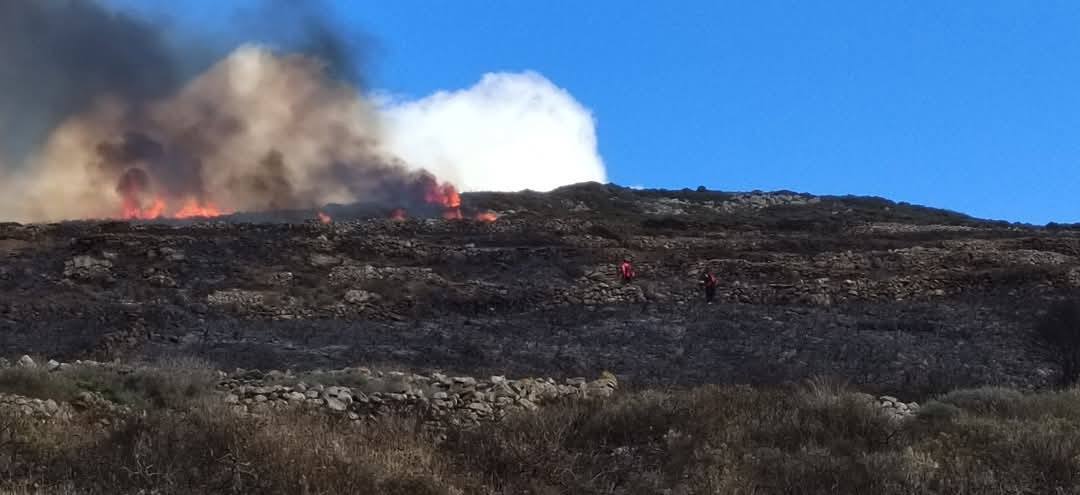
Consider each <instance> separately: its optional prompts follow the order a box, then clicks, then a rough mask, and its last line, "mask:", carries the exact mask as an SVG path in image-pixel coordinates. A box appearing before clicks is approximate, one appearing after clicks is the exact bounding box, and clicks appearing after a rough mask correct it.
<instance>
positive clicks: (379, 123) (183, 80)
mask: <svg viewBox="0 0 1080 495" xmlns="http://www.w3.org/2000/svg"><path fill="white" fill-rule="evenodd" d="M314 5H317V3H316V2H290V1H287V0H273V1H268V2H265V3H263V4H262V7H261V8H263V9H266V12H267V13H266V15H257V16H248V17H249V18H257V19H259V21H258V22H256V23H252V24H251V25H250V26H248V27H245V28H243V29H250V30H251V32H252V33H254V34H253V35H252V37H253V39H259V38H261V37H260V36H259V35H258V33H259V32H260V31H266V32H271V31H273V32H280V33H279V34H282V36H283V38H284V39H283V40H281V41H278V42H274V43H271V44H269V45H264V44H245V45H241V46H239V47H238V48H236V49H234V50H232V51H231V52H230V53H228V54H227V55H225V56H224V57H223V58H221V59H220V60H217V61H213V62H211V61H210V60H211V59H207V60H205V61H204V60H203V59H202V57H207V54H208V53H210V52H208V51H206V50H202V49H198V50H196V49H192V50H189V51H185V50H178V49H177V45H176V44H175V43H169V42H168V41H167V40H165V39H163V38H162V37H161V35H159V34H156V33H159V32H160V30H159V29H153V28H151V27H150V25H149V24H147V23H146V22H145V21H142V20H140V19H139V18H137V17H134V16H132V15H128V14H123V13H117V12H113V11H110V10H108V9H105V8H103V7H102V6H100V5H99V4H97V3H95V2H93V1H91V0H0V218H2V219H4V220H17V221H51V220H62V219H77V218H116V217H121V218H132V219H136V218H158V217H160V216H171V217H181V218H183V217H189V216H214V215H218V214H220V213H224V212H230V211H267V210H278V209H295V208H316V207H319V206H321V205H324V204H327V203H343V204H344V203H352V202H358V201H359V202H367V203H379V204H385V205H387V206H394V207H398V206H400V207H411V206H412V205H413V204H414V203H429V204H437V205H440V206H442V207H445V208H447V209H448V212H444V214H449V215H451V216H454V215H458V216H459V215H460V212H458V211H457V206H458V202H459V200H458V199H457V192H456V190H455V188H454V187H452V186H450V185H448V184H446V183H441V182H440V181H439V180H437V179H436V178H435V176H433V175H431V174H430V173H428V172H427V171H425V170H422V169H421V167H426V168H429V169H431V170H432V171H436V172H437V173H438V174H439V177H440V178H441V179H443V180H445V179H447V178H449V179H453V180H458V181H463V182H464V183H466V184H468V185H469V186H470V187H472V188H486V189H507V188H521V187H531V188H550V187H554V186H555V185H560V184H562V183H565V182H568V181H576V180H592V179H597V178H602V177H603V169H602V165H601V164H600V161H599V158H598V157H597V156H596V152H595V136H594V134H593V127H592V120H591V117H590V116H589V114H588V112H587V111H586V110H585V109H584V108H582V107H581V106H580V105H579V104H577V103H576V102H575V101H574V100H573V98H572V97H570V96H569V94H567V93H566V92H565V91H562V90H560V89H558V88H557V87H555V86H554V85H553V84H551V83H550V82H548V81H546V80H545V79H543V78H542V77H540V76H538V75H535V74H521V75H489V76H486V77H485V78H484V80H483V81H482V82H481V83H480V84H478V85H477V86H476V87H474V88H470V89H468V90H464V91H459V92H454V93H438V94H436V95H433V96H431V97H429V98H425V99H421V100H418V101H414V102H398V103H394V104H390V105H387V106H384V107H383V108H381V109H380V108H378V107H376V105H375V104H374V103H372V101H371V100H370V99H369V98H367V97H365V96H364V95H363V93H361V90H360V88H359V87H358V83H359V81H362V80H363V77H362V74H360V71H359V69H358V68H357V67H356V66H354V65H352V64H354V63H356V61H357V60H359V57H358V56H357V54H356V53H354V52H353V51H352V50H353V48H354V47H351V46H350V45H349V44H348V43H345V42H342V40H341V38H340V37H338V36H336V34H335V32H334V31H333V30H332V29H330V28H329V27H328V26H329V24H327V23H325V22H323V18H324V17H323V16H322V13H321V11H319V10H318V9H317V8H316V7H313V6H314ZM275 19H283V20H284V19H289V20H290V22H288V23H285V24H282V29H281V30H278V31H275V30H273V29H269V28H268V26H267V23H270V24H273V23H274V20H275ZM286 28H287V29H286ZM212 44H213V43H207V44H206V45H203V46H209V45H212ZM269 46H273V48H269ZM192 67H194V68H197V69H198V72H197V73H187V71H188V70H189V68H192ZM455 120H456V121H457V122H458V123H459V124H460V126H459V128H458V129H457V130H456V131H454V132H452V131H453V128H454V124H453V122H454V121H455ZM384 121H386V122H388V123H389V124H390V128H391V132H390V134H389V136H388V135H387V132H386V131H385V130H384V128H383V122H384ZM501 127H502V128H505V127H513V128H514V129H512V130H511V132H508V131H507V130H506V129H502V130H501V131H500V132H496V130H498V129H499V128H501ZM556 147H561V148H563V151H562V152H561V153H551V152H550V150H551V149H552V148H556ZM537 156H540V157H541V158H543V159H547V160H550V161H551V162H552V163H548V164H546V165H545V167H547V168H546V172H541V173H535V172H530V170H539V167H537V166H536V164H537V163H539V162H537V161H535V157H537ZM402 158H404V160H403V159H402ZM407 160H415V163H413V164H409V163H408V162H407ZM530 160H532V161H530ZM557 165H558V166H565V168H559V167H558V166H557ZM583 169H584V170H586V171H585V172H582V173H579V172H581V170H583ZM568 179H569V180H568Z"/></svg>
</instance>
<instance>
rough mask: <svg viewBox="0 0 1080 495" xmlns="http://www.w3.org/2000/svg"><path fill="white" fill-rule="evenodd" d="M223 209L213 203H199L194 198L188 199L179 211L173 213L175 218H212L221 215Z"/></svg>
mask: <svg viewBox="0 0 1080 495" xmlns="http://www.w3.org/2000/svg"><path fill="white" fill-rule="evenodd" d="M221 214H222V213H221V210H219V209H218V208H217V207H216V206H214V205H213V204H211V203H206V204H199V202H198V201H196V200H194V199H189V200H187V202H186V203H184V206H183V207H182V208H180V210H179V211H177V212H176V213H174V214H173V217H174V218H210V217H219V216H221Z"/></svg>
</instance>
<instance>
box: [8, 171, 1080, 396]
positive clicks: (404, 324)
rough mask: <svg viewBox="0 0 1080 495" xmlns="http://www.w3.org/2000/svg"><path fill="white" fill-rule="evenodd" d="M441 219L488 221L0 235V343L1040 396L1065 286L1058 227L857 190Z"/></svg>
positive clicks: (1073, 273)
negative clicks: (701, 283) (1046, 315)
mask: <svg viewBox="0 0 1080 495" xmlns="http://www.w3.org/2000/svg"><path fill="white" fill-rule="evenodd" d="M463 208H470V209H472V210H475V211H487V210H491V211H493V212H495V213H497V214H498V220H497V221H494V222H481V221H474V220H471V219H466V220H446V219H442V218H437V219H435V218H432V219H422V218H412V219H405V220H401V219H381V218H374V219H372V218H366V219H365V218H351V219H350V217H348V216H344V217H342V216H337V217H335V218H334V220H333V221H332V222H329V223H323V222H320V221H317V220H308V221H304V222H276V223H272V222H263V223H245V222H242V221H240V220H242V218H239V219H236V218H234V219H233V220H232V221H229V220H228V219H225V220H221V219H216V220H213V219H212V220H208V221H202V222H172V223H155V222H68V223H59V224H48V225H38V224H33V225H19V224H4V225H0V255H2V256H3V264H2V265H0V291H2V293H3V294H4V297H3V299H2V300H0V350H2V352H3V354H5V355H8V356H12V357H17V356H18V355H21V354H36V355H44V356H48V357H55V358H57V359H62V360H74V359H95V360H99V361H108V360H114V359H120V360H122V361H139V360H146V359H154V358H160V357H168V356H180V355H182V356H197V357H201V358H205V359H207V360H209V361H211V362H212V363H214V364H215V365H217V366H219V367H220V368H221V369H232V368H236V367H241V368H263V369H296V370H308V369H315V368H324V369H331V368H340V367H344V366H350V365H354V364H357V363H363V364H369V363H384V364H392V365H394V366H397V367H399V368H403V369H412V370H416V371H432V370H447V371H455V372H461V373H470V374H481V373H499V374H507V375H548V376H555V377H567V376H579V375H587V376H595V375H596V374H598V373H600V372H601V371H605V370H606V371H610V372H612V373H615V374H616V375H617V376H618V377H619V379H620V381H621V382H622V383H624V384H626V385H629V386H657V385H695V384H703V383H755V384H772V383H783V382H789V381H795V380H799V379H802V378H805V377H808V376H815V375H833V376H839V377H844V378H845V379H847V380H850V381H851V382H853V383H855V384H858V385H860V386H863V387H866V388H870V389H873V390H880V391H886V392H892V393H897V394H920V395H921V394H926V393H933V392H939V391H944V390H947V389H951V388H954V387H967V386H978V385H988V384H989V385H1004V386H1012V387H1018V388H1036V387H1040V386H1043V385H1046V384H1048V383H1050V382H1051V381H1052V380H1054V378H1055V373H1056V370H1055V369H1054V364H1053V363H1052V361H1050V360H1048V359H1047V358H1046V357H1045V356H1044V355H1042V354H1041V353H1040V352H1039V351H1038V349H1037V348H1036V347H1035V345H1034V344H1033V342H1032V335H1031V334H1032V330H1031V328H1032V326H1033V321H1035V319H1037V317H1038V312H1039V311H1040V310H1042V309H1044V308H1045V307H1047V305H1048V304H1049V301H1050V300H1052V299H1055V298H1057V297H1059V296H1060V295H1061V294H1063V293H1064V292H1066V291H1069V290H1071V289H1072V288H1075V287H1077V286H1080V268H1078V266H1077V261H1078V258H1077V257H1078V256H1080V237H1078V234H1080V232H1078V231H1076V230H1071V229H1067V228H1060V229H1047V228H1036V227H1031V226H1018V225H1011V224H1005V223H1001V222H988V221H982V220H978V219H974V218H970V217H967V216H964V215H961V214H957V213H952V212H948V211H942V210H934V209H929V208H923V207H918V206H912V205H907V204H902V203H901V204H897V203H893V202H890V201H887V200H883V199H878V198H864V197H817V196H810V195H805V194H795V193H787V192H778V193H746V194H731V193H721V192H712V191H705V190H703V189H699V190H696V191H692V190H683V191H657V190H632V189H627V188H622V187H618V186H614V185H601V184H595V183H588V184H581V185H575V186H568V187H564V188H561V189H558V190H555V191H553V192H551V193H546V194H541V193H533V192H522V193H473V194H466V195H464V198H463ZM341 211H343V212H344V211H347V209H341ZM307 218H314V215H313V214H312V215H309V216H308V217H307ZM467 218H469V217H467ZM624 257H629V258H631V259H632V260H633V262H634V264H635V268H636V270H637V272H638V275H639V278H638V280H636V281H634V282H633V283H631V284H623V283H621V282H620V281H618V278H617V276H616V265H617V263H618V262H619V261H620V260H621V259H623V258H624ZM704 269H711V270H713V271H714V272H715V273H716V274H717V275H718V278H719V287H718V291H717V303H716V304H713V305H705V304H704V303H703V301H702V297H701V295H700V293H699V292H698V288H697V285H696V283H697V280H698V278H699V274H700V272H701V270H704Z"/></svg>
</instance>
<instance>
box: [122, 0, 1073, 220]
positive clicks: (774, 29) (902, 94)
mask: <svg viewBox="0 0 1080 495" xmlns="http://www.w3.org/2000/svg"><path fill="white" fill-rule="evenodd" d="M114 3H128V4H130V3H138V2H136V1H135V0H117V1H116V2H114ZM331 3H332V4H333V8H334V9H335V10H336V11H337V12H336V14H337V20H338V21H339V22H341V23H343V24H346V25H348V26H350V27H349V29H350V30H355V32H357V33H358V32H365V33H367V34H368V35H369V36H371V37H372V38H373V39H374V40H375V43H376V47H375V49H374V50H373V51H372V55H373V60H372V62H371V64H370V68H371V72H370V76H369V80H370V81H371V82H372V83H373V84H372V85H373V86H375V87H377V88H380V89H385V90H389V91H392V92H395V93H403V94H407V95H413V96H422V95H425V94H428V93H430V92H432V91H435V90H438V89H453V88H461V87H466V86H469V85H471V84H473V83H475V82H476V81H477V80H478V79H479V77H480V76H481V74H483V73H484V72H490V71H503V70H510V71H517V70H524V69H530V70H535V71H538V72H540V73H542V74H544V75H545V76H547V77H548V78H549V79H551V80H552V81H553V82H555V83H556V84H558V85H559V86H562V87H563V88H566V89H567V90H568V91H570V92H571V93H572V94H573V95H574V96H575V97H576V98H577V99H578V100H579V101H580V102H581V103H583V104H584V105H585V106H587V107H589V108H591V109H592V111H593V113H594V116H595V118H596V121H597V134H598V138H599V143H600V149H601V154H602V156H603V157H604V159H605V162H606V164H607V166H608V173H609V176H610V179H611V180H612V181H614V182H616V183H620V184H624V185H644V186H648V187H669V188H681V187H696V186H698V185H705V186H708V187H710V188H714V189H722V190H750V189H764V190H773V189H792V190H796V191H806V192H811V193H817V194H847V193H852V194H867V195H880V196H884V197H888V198H890V199H895V200H900V201H909V202H913V203H919V204H926V205H931V206H938V207H944V208H949V209H954V210H958V211H962V212H965V213H970V214H973V215H976V216H980V217H988V218H997V219H1006V220H1014V221H1027V222H1034V223H1045V222H1047V221H1059V222H1062V221H1080V196H1078V195H1077V193H1078V192H1080V139H1078V138H1080V135H1078V134H1080V2H1076V1H1037V2H1025V1H1020V0H1016V1H1011V2H999V1H990V0H981V1H950V2H931V1H924V2H904V1H895V0H890V1H879V2H856V1H843V2H841V1H832V2H800V1H795V0H792V1H785V2H776V1H762V0H758V1H752V2H738V3H736V2H726V1H707V0H702V1H689V0H687V1H678V2H661V1H659V0H655V1H641V2H631V1H625V0H619V1H616V0H590V1H574V0H543V1H539V0H534V1H524V0H520V1H519V0H512V1H498V0H484V1H481V0H454V1H449V0H445V1H440V0H394V1H381V0H380V1H352V0H337V1H332V2H331ZM184 4H185V5H186V7H185V8H186V9H191V12H188V13H187V14H189V15H193V14H192V12H195V11H202V12H205V11H206V10H207V8H208V6H210V5H214V3H211V2H205V1H204V2H199V1H193V2H185V3H184ZM219 5H220V4H219ZM199 15H202V14H199Z"/></svg>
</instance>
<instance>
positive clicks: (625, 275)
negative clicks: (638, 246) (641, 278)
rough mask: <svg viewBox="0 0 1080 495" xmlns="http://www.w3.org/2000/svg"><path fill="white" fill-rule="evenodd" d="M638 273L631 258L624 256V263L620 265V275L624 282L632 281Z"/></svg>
mask: <svg viewBox="0 0 1080 495" xmlns="http://www.w3.org/2000/svg"><path fill="white" fill-rule="evenodd" d="M636 276H637V274H636V273H634V265H632V264H630V260H629V259H626V258H623V260H622V264H621V265H619V277H621V278H622V281H623V282H626V283H630V282H632V281H633V280H634V277H636Z"/></svg>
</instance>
